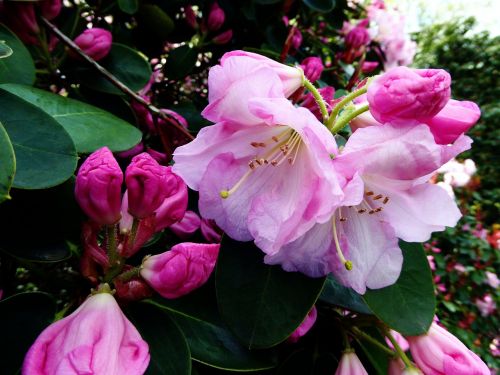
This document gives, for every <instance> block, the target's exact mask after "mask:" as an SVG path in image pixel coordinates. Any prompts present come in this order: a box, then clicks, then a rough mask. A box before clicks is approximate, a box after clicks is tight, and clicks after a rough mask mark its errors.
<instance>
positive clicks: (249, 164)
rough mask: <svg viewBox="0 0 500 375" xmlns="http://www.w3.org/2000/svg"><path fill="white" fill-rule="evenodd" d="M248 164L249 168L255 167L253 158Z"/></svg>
mask: <svg viewBox="0 0 500 375" xmlns="http://www.w3.org/2000/svg"><path fill="white" fill-rule="evenodd" d="M248 166H249V167H250V169H255V164H254V163H253V160H252V161H251V162H250V163H248Z"/></svg>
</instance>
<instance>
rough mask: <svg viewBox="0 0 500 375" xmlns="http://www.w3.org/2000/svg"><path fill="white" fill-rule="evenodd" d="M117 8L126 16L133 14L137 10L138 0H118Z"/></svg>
mask: <svg viewBox="0 0 500 375" xmlns="http://www.w3.org/2000/svg"><path fill="white" fill-rule="evenodd" d="M118 7H119V8H120V10H121V11H122V12H124V13H127V14H134V13H135V12H137V10H138V9H139V1H138V0H118Z"/></svg>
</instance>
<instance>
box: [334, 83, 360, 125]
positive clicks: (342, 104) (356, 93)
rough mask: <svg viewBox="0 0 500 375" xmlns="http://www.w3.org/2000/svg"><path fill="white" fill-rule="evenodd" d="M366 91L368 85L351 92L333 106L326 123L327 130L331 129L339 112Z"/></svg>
mask: <svg viewBox="0 0 500 375" xmlns="http://www.w3.org/2000/svg"><path fill="white" fill-rule="evenodd" d="M366 90H368V84H366V85H364V86H363V87H361V88H360V89H359V90H356V91H353V92H351V93H350V94H349V95H347V96H345V97H344V99H342V100H341V101H340V102H338V103H337V104H336V105H335V107H333V110H332V112H331V113H330V117H329V118H328V121H327V123H326V126H327V127H328V129H331V128H332V127H333V124H334V122H335V120H336V119H337V115H338V114H339V112H340V110H341V109H342V108H344V107H345V106H346V105H347V104H349V103H350V102H351V101H352V100H353V99H355V98H357V97H358V96H361V95H363V94H364V93H366Z"/></svg>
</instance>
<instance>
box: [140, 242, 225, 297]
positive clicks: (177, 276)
mask: <svg viewBox="0 0 500 375" xmlns="http://www.w3.org/2000/svg"><path fill="white" fill-rule="evenodd" d="M219 247H220V245H219V244H199V243H191V242H185V243H180V244H177V245H175V246H174V247H172V249H171V250H170V251H167V252H165V253H162V254H158V255H153V256H152V257H149V258H147V259H146V260H145V261H144V263H143V264H142V267H143V268H142V270H141V276H142V277H143V278H144V280H146V282H147V283H148V284H149V285H150V286H151V287H152V288H153V289H154V290H156V291H157V292H158V293H159V294H160V295H162V296H163V297H165V298H177V297H180V296H183V295H185V294H188V293H189V292H191V291H193V290H195V289H197V288H199V287H200V286H202V285H203V284H204V283H205V282H206V281H207V280H208V278H209V277H210V274H211V273H212V271H213V269H214V267H215V262H216V261H217V256H218V254H219Z"/></svg>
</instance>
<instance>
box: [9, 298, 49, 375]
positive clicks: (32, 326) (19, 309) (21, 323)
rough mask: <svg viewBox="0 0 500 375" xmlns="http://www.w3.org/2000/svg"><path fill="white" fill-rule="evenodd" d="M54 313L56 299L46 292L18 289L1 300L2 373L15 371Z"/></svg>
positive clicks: (13, 372) (14, 372)
mask: <svg viewBox="0 0 500 375" xmlns="http://www.w3.org/2000/svg"><path fill="white" fill-rule="evenodd" d="M35 312H36V313H35ZM55 313H56V304H55V301H54V299H53V298H52V297H51V296H49V295H48V294H46V293H38V292H33V293H21V294H16V295H14V296H12V297H9V298H6V299H4V300H1V301H0V332H2V338H1V340H0V364H1V369H2V374H16V373H17V371H18V370H19V369H20V367H21V365H22V363H23V359H24V355H25V354H26V352H27V351H28V349H29V348H30V346H31V345H32V344H33V342H34V341H35V339H36V338H37V337H38V335H39V334H40V333H41V332H42V330H43V329H44V328H45V327H47V326H48V325H49V324H50V323H51V322H52V320H53V319H54V316H55Z"/></svg>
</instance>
